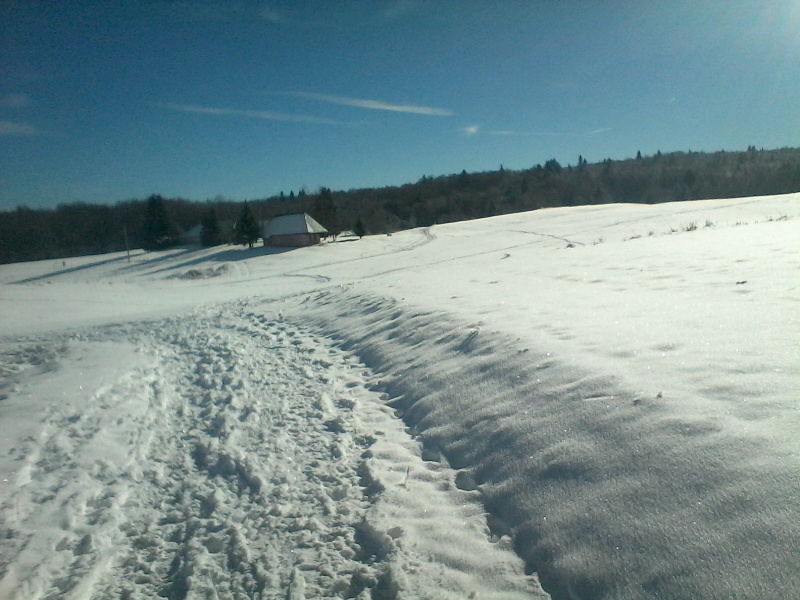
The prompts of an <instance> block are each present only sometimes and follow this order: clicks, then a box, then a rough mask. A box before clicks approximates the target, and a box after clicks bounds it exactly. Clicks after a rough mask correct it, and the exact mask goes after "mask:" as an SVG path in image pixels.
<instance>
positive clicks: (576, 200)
mask: <svg viewBox="0 0 800 600" xmlns="http://www.w3.org/2000/svg"><path fill="white" fill-rule="evenodd" d="M797 191H800V148H782V149H778V150H763V149H762V150H757V149H756V148H755V147H754V146H751V147H749V148H748V149H747V150H746V151H737V152H725V151H720V152H714V153H701V152H691V151H690V152H672V153H664V154H662V153H661V152H657V153H656V154H655V155H652V156H646V157H645V156H642V155H641V153H637V155H636V157H635V158H631V159H625V160H611V159H606V160H603V161H600V162H597V163H592V164H590V163H588V161H586V159H584V158H583V157H582V156H579V157H578V158H577V161H576V163H575V164H574V165H567V166H562V165H561V164H559V162H558V161H557V160H555V159H551V160H548V161H546V162H545V163H544V164H537V165H535V166H533V167H531V168H529V169H523V170H510V169H505V168H503V167H502V165H501V166H500V167H499V168H498V169H497V170H493V171H485V172H478V173H467V172H466V171H462V172H461V173H456V174H452V175H441V176H436V177H433V176H423V177H422V178H421V179H420V180H419V181H417V182H416V183H408V184H405V185H401V186H391V187H384V188H364V189H353V190H348V191H332V190H330V189H328V188H321V189H320V190H318V191H317V192H316V193H312V194H309V193H307V192H305V191H304V190H301V191H300V192H298V193H297V194H295V193H294V192H290V193H289V194H288V195H285V194H284V193H283V192H281V193H280V194H279V195H277V196H273V197H270V198H263V199H254V200H250V201H248V202H246V203H244V204H243V203H242V202H233V201H228V200H223V199H218V200H214V201H207V202H194V201H190V200H186V199H182V198H162V197H161V196H159V195H153V196H150V197H149V198H147V199H144V200H129V201H125V202H119V203H117V204H115V205H98V204H86V203H73V204H61V205H59V206H58V207H56V208H55V209H30V208H27V207H24V206H19V207H17V208H16V209H15V210H11V211H5V212H0V263H10V262H21V261H28V260H42V259H56V258H65V257H69V256H80V255H88V254H100V253H104V252H113V251H120V250H124V249H125V247H126V242H127V244H129V245H130V247H131V248H145V249H158V248H164V247H169V246H171V245H175V244H178V243H181V241H182V239H181V234H182V233H183V232H186V231H189V230H191V229H192V228H193V227H196V226H198V225H202V236H203V237H202V242H203V243H204V244H205V245H216V244H221V243H243V244H251V245H252V243H253V242H255V240H256V239H258V236H259V235H260V231H261V223H263V222H264V221H266V220H267V219H270V218H272V217H274V216H277V215H281V214H289V213H297V212H307V213H309V214H310V215H311V216H313V217H314V218H315V219H316V220H317V221H319V222H320V223H322V224H323V225H324V226H325V227H326V228H327V229H328V230H329V231H330V232H331V233H332V234H334V235H335V234H337V233H339V232H340V231H343V230H356V229H357V230H358V234H359V235H363V234H366V233H368V232H369V233H389V232H393V231H399V230H402V229H409V228H413V227H421V226H430V225H434V224H436V223H448V222H454V221H462V220H467V219H476V218H483V217H489V216H496V215H502V214H509V213H515V212H522V211H527V210H535V209H539V208H546V207H557V206H577V205H586V204H605V203H611V202H637V203H648V204H653V203H659V202H671V201H680V200H699V199H706V198H733V197H744V196H756V195H768V194H783V193H789V192H797ZM126 238H127V239H126Z"/></svg>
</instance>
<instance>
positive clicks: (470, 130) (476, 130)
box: [459, 125, 564, 137]
mask: <svg viewBox="0 0 800 600" xmlns="http://www.w3.org/2000/svg"><path fill="white" fill-rule="evenodd" d="M459 131H460V132H461V133H463V134H464V135H467V136H473V135H534V136H537V135H538V136H543V137H549V136H558V135H564V134H561V133H556V132H553V131H514V130H512V129H481V127H480V125H469V126H467V127H462V128H461V129H459Z"/></svg>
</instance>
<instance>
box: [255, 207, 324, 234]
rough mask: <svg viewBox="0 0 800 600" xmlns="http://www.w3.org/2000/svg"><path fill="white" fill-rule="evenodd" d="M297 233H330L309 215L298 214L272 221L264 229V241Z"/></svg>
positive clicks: (283, 216)
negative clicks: (276, 236)
mask: <svg viewBox="0 0 800 600" xmlns="http://www.w3.org/2000/svg"><path fill="white" fill-rule="evenodd" d="M297 233H328V230H327V229H325V228H324V227H323V226H322V225H320V224H319V223H317V221H315V220H314V219H313V218H312V217H311V216H309V215H308V214H306V213H296V214H293V215H282V216H280V217H275V218H274V219H271V220H270V221H269V223H267V226H266V227H265V228H264V239H267V238H269V237H271V236H273V235H294V234H297Z"/></svg>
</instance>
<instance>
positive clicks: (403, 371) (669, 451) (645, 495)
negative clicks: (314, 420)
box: [292, 288, 800, 600]
mask: <svg viewBox="0 0 800 600" xmlns="http://www.w3.org/2000/svg"><path fill="white" fill-rule="evenodd" d="M292 318H294V319H297V320H298V321H299V322H303V323H309V322H313V323H316V327H317V328H318V330H319V332H320V333H321V334H323V335H327V336H330V337H333V338H335V339H339V340H341V342H340V343H341V344H342V347H343V348H345V349H348V350H349V351H351V352H354V353H356V355H357V356H359V357H360V358H361V359H362V360H363V361H364V363H365V364H366V365H368V366H369V367H370V368H371V369H372V370H373V371H375V372H376V373H378V374H380V375H381V377H380V379H379V380H378V381H376V389H379V390H382V391H384V392H385V393H386V394H387V397H388V400H387V401H388V403H389V404H390V405H391V406H393V407H395V408H396V409H397V410H398V411H399V413H400V414H401V415H402V416H403V419H404V420H405V422H406V423H407V424H408V425H409V427H411V428H412V429H413V430H414V431H416V432H417V433H418V435H419V438H420V440H421V441H422V443H423V445H424V448H425V451H424V452H425V453H426V454H440V453H441V454H442V455H443V456H445V457H446V459H447V460H448V461H449V464H450V465H451V466H452V467H453V468H455V469H458V470H459V477H457V479H456V481H457V483H458V484H460V485H461V486H462V487H463V488H464V489H473V490H477V491H476V494H478V497H479V499H480V500H481V501H482V502H483V504H484V506H485V507H486V509H487V511H488V512H489V515H488V520H489V526H490V528H491V530H492V532H493V534H494V535H495V536H511V538H513V546H514V548H515V550H516V551H517V553H518V554H519V555H520V556H521V557H522V558H523V559H524V560H525V562H526V565H527V567H528V570H529V571H535V572H537V573H538V575H539V577H540V579H541V581H542V584H543V586H544V588H545V589H546V590H547V591H548V592H549V593H551V594H552V595H553V597H554V598H559V599H561V598H564V599H578V598H580V599H581V600H600V599H619V600H623V599H625V600H627V599H632V598H649V597H664V598H723V597H731V598H732V597H736V598H747V599H752V600H756V599H759V598H764V597H767V596H769V597H786V598H788V597H792V596H793V595H794V593H795V592H796V590H797V577H796V570H795V569H794V567H793V564H794V563H795V562H796V557H797V539H800V525H798V524H799V523H800V508H798V505H797V503H796V501H795V500H794V499H795V498H796V490H797V485H798V479H797V472H796V469H795V468H794V464H793V462H792V461H790V460H784V459H782V458H781V456H787V457H788V456H791V453H792V450H791V449H792V448H793V447H794V446H793V445H794V444H796V442H795V441H794V439H793V438H792V437H791V436H790V435H789V436H787V435H786V434H787V433H789V432H790V429H788V430H787V431H783V432H782V431H780V430H779V428H778V427H777V426H776V424H775V423H774V422H772V421H768V422H767V424H766V425H767V427H766V428H765V429H763V433H762V434H755V433H754V432H753V431H745V430H743V429H742V421H741V420H740V419H739V417H738V415H736V413H735V411H733V410H729V411H727V412H721V411H712V412H708V413H707V414H701V413H698V414H696V415H695V414H692V413H683V412H681V410H682V409H674V408H673V407H672V404H673V403H677V401H678V399H677V398H673V397H672V396H673V395H674V394H673V393H672V391H671V390H669V389H667V390H665V393H666V396H667V398H666V399H665V398H664V397H663V396H662V393H661V391H660V390H655V389H653V390H641V391H634V390H632V389H631V388H630V387H629V384H628V383H627V382H626V380H625V378H624V376H621V375H618V374H609V373H603V372H592V371H591V370H589V369H587V368H586V367H585V366H582V367H576V366H575V365H574V364H571V362H570V361H569V360H565V359H564V358H563V357H561V356H558V355H556V354H554V353H551V352H547V351H543V350H542V349H541V348H537V347H536V345H535V343H534V344H531V340H527V341H522V340H521V339H519V338H518V339H516V340H515V339H513V338H509V337H508V335H507V334H505V333H501V332H494V333H493V332H491V331H487V329H486V328H485V327H482V326H481V325H482V324H480V323H472V324H467V323H463V322H458V321H457V320H455V319H454V318H453V317H451V316H448V315H446V314H444V313H439V312H432V311H425V310H420V309H417V308H415V307H414V306H413V305H411V304H408V303H406V302H402V301H397V300H394V299H391V298H385V297H378V296H373V295H369V294H365V293H363V292H361V293H359V292H357V291H355V289H348V288H341V289H339V290H332V291H326V292H321V293H318V294H314V295H311V296H309V298H308V299H307V301H306V302H304V303H302V304H301V306H300V309H299V310H298V311H297V312H296V313H293V316H292ZM680 400H681V402H683V401H684V400H685V401H686V402H689V403H691V402H692V401H693V399H692V398H688V399H680ZM752 401H753V404H754V409H755V405H757V404H758V402H759V398H758V397H753V398H752ZM679 406H680V405H679ZM754 414H755V413H754ZM768 418H769V417H767V419H768ZM750 422H751V423H754V422H755V421H754V419H751V420H750ZM756 431H757V430H756ZM776 453H777V454H776ZM767 456H770V457H772V459H771V460H766V459H765V458H764V457H767ZM754 457H760V458H759V459H758V460H754ZM761 544H768V545H769V547H770V548H771V550H770V551H767V550H766V547H765V546H764V547H762V546H761ZM754 549H755V550H756V552H755V554H754V553H753V550H754Z"/></svg>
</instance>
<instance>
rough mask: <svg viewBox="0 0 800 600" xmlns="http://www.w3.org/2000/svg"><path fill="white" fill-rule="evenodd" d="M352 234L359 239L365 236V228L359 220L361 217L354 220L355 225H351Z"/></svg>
mask: <svg viewBox="0 0 800 600" xmlns="http://www.w3.org/2000/svg"><path fill="white" fill-rule="evenodd" d="M353 233H355V234H356V235H357V236H358V237H359V239H361V238H363V237H364V236H365V235H367V228H366V226H365V225H364V221H362V220H361V217H358V220H356V224H355V225H353Z"/></svg>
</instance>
